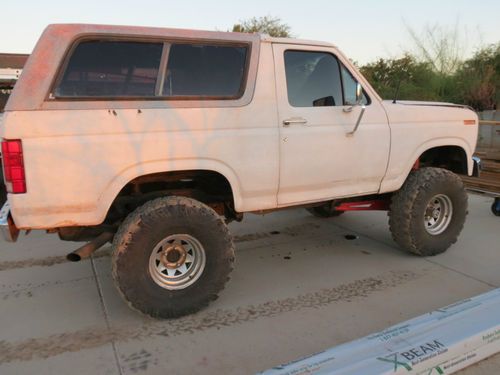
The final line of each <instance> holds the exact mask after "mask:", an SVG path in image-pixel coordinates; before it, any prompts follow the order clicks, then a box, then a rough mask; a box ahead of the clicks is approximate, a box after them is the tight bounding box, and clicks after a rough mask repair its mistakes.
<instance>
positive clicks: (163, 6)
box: [0, 0, 500, 64]
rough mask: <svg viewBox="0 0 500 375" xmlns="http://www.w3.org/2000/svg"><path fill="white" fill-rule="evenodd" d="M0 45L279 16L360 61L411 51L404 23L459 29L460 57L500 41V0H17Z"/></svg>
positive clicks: (210, 26)
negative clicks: (108, 27)
mask: <svg viewBox="0 0 500 375" xmlns="http://www.w3.org/2000/svg"><path fill="white" fill-rule="evenodd" d="M0 13H1V14H2V17H1V19H2V21H1V22H0V52H2V53H30V52H31V50H32V49H33V47H34V45H35V43H36V41H37V39H38V37H39V36H40V34H41V33H42V31H43V29H44V28H45V26H46V25H48V24H50V23H99V24H116V25H136V26H157V27H175V28H187V29H201V30H220V31H225V30H228V29H231V28H232V25H233V24H235V23H237V22H238V21H239V20H244V19H248V18H250V17H254V16H256V17H259V16H266V15H268V16H273V17H279V18H281V20H282V21H283V22H284V23H286V24H288V25H289V26H290V27H291V29H292V33H293V34H294V36H296V37H299V38H302V39H313V40H321V41H327V42H331V43H334V44H335V45H337V46H338V47H340V49H342V50H343V51H344V52H345V53H346V54H347V55H348V56H349V57H350V58H351V59H352V60H354V61H357V62H358V63H360V64H365V63H367V62H371V61H375V60H376V59H377V58H380V57H383V58H387V57H397V56H400V55H401V54H402V53H403V52H404V51H407V50H411V49H412V46H413V44H412V43H411V38H410V37H409V34H408V27H411V28H412V29H413V30H415V31H416V32H417V33H420V32H421V31H423V30H424V28H425V27H426V25H440V26H441V27H443V28H445V29H453V28H454V26H455V25H456V24H457V22H458V25H459V30H460V32H461V35H462V37H461V40H462V45H463V49H464V56H465V57H468V56H470V55H471V54H472V53H473V52H474V50H477V49H478V47H480V46H483V45H487V44H491V43H497V42H500V21H499V18H498V17H499V15H500V1H499V0H475V1H474V0H418V1H416V0H413V1H408V0H371V1H370V0H342V1H338V0H329V1H324V0H314V1H304V0H302V1H294V0H284V1H282V0H278V1H272V0H267V1H265V0H252V1H238V0H232V1H231V0H222V1H213V0H211V1H202V0H176V1H169V0H163V1H161V0H134V1H131V0H84V1H76V0H72V1H71V0H65V1H63V0H36V1H35V0H21V1H7V0H2V2H1V3H0Z"/></svg>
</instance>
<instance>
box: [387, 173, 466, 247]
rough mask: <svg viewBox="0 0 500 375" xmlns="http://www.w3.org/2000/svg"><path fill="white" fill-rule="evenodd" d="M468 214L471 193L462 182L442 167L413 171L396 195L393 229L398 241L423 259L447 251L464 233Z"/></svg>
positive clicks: (391, 215)
mask: <svg viewBox="0 0 500 375" xmlns="http://www.w3.org/2000/svg"><path fill="white" fill-rule="evenodd" d="M466 215H467V193H466V192H465V189H464V186H463V183H462V180H461V179H460V178H459V177H458V176H457V175H455V174H454V173H452V172H450V171H448V170H445V169H441V168H421V169H419V170H417V171H413V172H411V174H410V175H409V176H408V179H407V180H406V182H405V183H404V185H403V187H402V188H401V189H400V190H399V191H397V192H396V193H394V194H393V196H392V200H391V206H390V210H389V227H390V230H391V233H392V237H393V239H394V241H395V242H396V243H397V244H398V245H399V246H400V247H401V248H403V249H405V250H407V251H409V252H411V253H413V254H416V255H420V256H433V255H437V254H441V253H443V252H444V251H446V250H447V249H448V248H449V247H450V246H451V245H452V244H454V243H455V242H456V241H457V239H458V235H459V234H460V232H461V231H462V228H463V226H464V223H465V217H466Z"/></svg>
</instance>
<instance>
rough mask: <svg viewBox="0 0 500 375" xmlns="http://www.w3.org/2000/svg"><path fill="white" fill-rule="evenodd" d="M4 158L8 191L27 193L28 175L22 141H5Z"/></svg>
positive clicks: (3, 144) (3, 146) (3, 143)
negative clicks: (25, 168)
mask: <svg viewBox="0 0 500 375" xmlns="http://www.w3.org/2000/svg"><path fill="white" fill-rule="evenodd" d="M2 159H3V168H4V178H5V185H6V186H7V192H8V193H12V194H23V193H26V176H25V173H24V161H23V145H22V143H21V141H20V140H12V141H8V140H5V141H3V142H2Z"/></svg>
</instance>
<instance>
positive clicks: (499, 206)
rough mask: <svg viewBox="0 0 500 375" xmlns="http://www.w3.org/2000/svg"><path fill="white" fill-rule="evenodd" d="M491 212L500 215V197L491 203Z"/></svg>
mask: <svg viewBox="0 0 500 375" xmlns="http://www.w3.org/2000/svg"><path fill="white" fill-rule="evenodd" d="M491 213H492V214H493V215H495V216H500V198H495V200H494V201H493V203H492V204H491Z"/></svg>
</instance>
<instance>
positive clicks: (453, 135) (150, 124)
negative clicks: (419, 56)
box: [0, 25, 477, 228]
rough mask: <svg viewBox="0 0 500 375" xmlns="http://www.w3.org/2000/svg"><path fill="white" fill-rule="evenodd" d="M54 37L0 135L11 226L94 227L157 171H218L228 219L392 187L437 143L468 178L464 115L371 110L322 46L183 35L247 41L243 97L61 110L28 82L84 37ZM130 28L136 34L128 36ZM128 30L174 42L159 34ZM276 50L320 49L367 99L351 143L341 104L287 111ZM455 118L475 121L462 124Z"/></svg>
mask: <svg viewBox="0 0 500 375" xmlns="http://www.w3.org/2000/svg"><path fill="white" fill-rule="evenodd" d="M82 28H83V29H82ZM61 30H62V32H60V31H61ZM61 30H59V29H58V26H51V27H50V28H49V29H48V31H46V32H45V33H44V36H42V38H41V41H40V42H39V44H38V46H37V48H36V49H35V51H34V53H33V55H32V56H31V58H30V60H29V61H28V64H27V65H26V68H25V73H24V74H23V75H22V76H21V79H20V81H19V83H18V84H19V88H17V86H16V89H14V93H13V97H14V99H12V100H11V101H10V102H9V103H8V106H7V111H6V112H5V117H4V126H2V127H1V128H0V137H2V138H6V139H21V140H22V142H23V149H24V161H25V166H26V178H27V190H28V192H27V193H26V194H16V195H13V194H10V195H9V202H10V205H11V207H12V214H13V217H14V220H15V222H16V225H17V226H18V227H20V228H54V227H60V226H72V225H97V224H100V223H101V222H102V221H103V220H104V218H105V216H106V213H107V211H108V209H109V207H110V205H111V203H112V201H113V200H114V198H115V197H116V195H117V194H118V192H119V191H120V190H121V189H122V187H123V186H125V184H127V183H128V182H129V181H131V180H132V179H134V178H136V177H139V176H142V175H147V174H151V173H157V172H165V171H178V170H193V169H206V170H212V171H216V172H219V173H221V174H222V175H224V176H225V177H226V178H227V180H228V181H229V182H230V184H231V187H232V189H233V194H234V200H235V207H236V210H237V211H239V212H248V211H257V210H266V209H273V208H277V207H283V206H293V205H298V204H302V203H306V202H315V201H324V200H329V199H334V198H339V197H347V196H361V195H365V194H369V193H377V192H390V191H395V190H397V189H399V188H400V187H401V185H402V184H403V182H404V180H405V179H406V176H407V175H408V173H409V172H410V170H411V167H412V165H413V164H414V163H415V161H416V160H417V159H418V157H419V155H421V154H422V153H423V152H424V151H426V150H427V149H429V148H432V147H436V146H441V145H457V146H460V147H462V148H463V149H464V150H465V152H466V154H467V156H468V159H469V173H471V172H472V162H471V156H472V153H473V151H474V147H475V143H476V138H477V116H476V114H475V113H473V112H472V111H469V110H468V109H463V108H452V107H431V106H412V105H403V104H390V103H387V102H383V101H382V100H381V99H380V97H379V96H378V95H377V94H376V92H375V91H374V90H373V89H372V88H371V87H370V85H369V83H368V82H367V81H366V80H365V79H364V78H363V77H362V76H361V75H360V74H359V72H358V71H357V70H356V68H355V67H354V66H353V65H352V64H351V63H350V62H349V60H348V59H347V58H346V57H345V56H343V55H342V54H341V53H340V52H339V51H338V50H337V49H336V48H335V47H334V46H333V45H330V44H325V43H319V42H305V41H298V40H293V39H291V40H288V39H286V40H282V39H276V38H268V37H262V38H256V36H255V35H252V36H241V35H237V34H233V33H210V32H206V33H202V32H191V31H186V32H185V35H186V37H191V38H192V37H193V35H194V36H195V37H202V36H204V37H205V39H210V38H212V39H214V38H215V39H219V40H220V39H223V38H224V35H227V38H228V40H236V39H238V40H246V41H248V42H251V43H252V46H253V48H252V54H253V55H252V61H251V66H250V72H249V82H248V83H247V89H246V92H245V93H244V95H243V97H242V98H241V99H238V100H235V102H236V103H234V105H232V104H231V103H224V104H220V105H218V104H217V103H212V104H211V105H210V106H209V105H207V103H206V102H205V103H201V104H200V105H197V103H196V102H194V103H193V102H191V103H189V104H186V103H184V104H183V105H176V104H175V103H172V102H161V101H155V102H154V104H151V103H152V102H149V103H148V102H144V101H135V102H132V101H129V102H125V101H119V102H102V101H101V102H77V103H75V102H71V103H70V104H65V105H66V107H64V105H61V104H60V103H55V102H54V101H51V100H50V99H47V98H48V97H49V95H48V92H46V91H43V90H47V88H48V87H49V86H48V85H49V83H50V81H51V80H52V77H49V78H47V77H43V78H40V80H41V81H40V82H41V83H37V82H38V81H37V80H36V79H35V78H36V74H39V75H40V76H41V75H44V74H45V75H46V74H55V72H56V69H57V65H58V64H59V63H60V59H61V56H63V55H64V51H65V50H66V49H67V48H68V46H69V45H70V43H71V41H72V40H73V39H74V38H75V37H76V36H81V35H82V33H83V31H82V30H86V31H88V30H93V29H92V26H85V27H83V26H81V25H75V27H74V30H73V29H72V27H71V26H70V25H64V26H61ZM96 30H99V32H100V33H101V34H102V33H115V34H116V33H118V32H120V33H125V31H126V30H128V29H127V28H124V27H113V26H107V27H101V26H99V27H97V26H96ZM132 30H133V31H134V33H135V34H134V35H136V36H137V33H139V31H138V29H136V28H132ZM145 30H146V31H145ZM89 32H90V31H89ZM140 32H141V33H144V35H149V36H151V35H152V36H155V35H157V36H162V37H166V36H168V35H169V32H171V33H173V34H175V36H176V37H179V36H182V35H183V34H182V31H179V30H175V31H171V30H168V29H141V31H140ZM58 33H60V34H61V35H62V36H60V38H62V39H61V40H63V41H64V43H65V45H63V46H62V47H61V46H59V47H58V48H57V51H55V52H50V51H49V52H47V49H46V47H47V44H48V43H49V44H50V43H54V39H56V40H58V39H57V38H59V36H58V35H59V34H58ZM84 34H85V33H83V35H84ZM127 35H128V34H127ZM44 38H45V39H44ZM245 38H246V39H245ZM285 49H299V50H315V51H326V52H329V53H332V54H334V55H336V56H338V58H339V59H340V60H341V61H342V62H343V63H344V64H345V65H346V66H347V67H348V68H349V69H350V70H351V72H352V74H353V75H354V77H356V79H357V80H358V81H359V82H360V83H361V84H362V85H363V88H364V90H365V91H366V92H367V94H368V95H369V96H370V97H371V99H372V103H371V104H370V105H369V106H367V109H366V113H365V115H364V117H363V121H362V122H361V125H360V127H359V129H358V131H357V132H356V133H355V134H354V136H352V137H347V136H346V133H347V132H348V131H350V130H352V127H353V126H354V123H355V121H356V118H357V116H358V114H359V108H355V109H354V110H353V111H352V112H351V113H344V112H343V111H342V110H343V108H344V107H342V106H339V107H316V108H294V107H291V106H290V105H289V104H288V101H287V100H286V84H285V78H284V66H283V61H282V56H283V54H282V52H283V51H284V50H285ZM273 50H274V53H273ZM257 52H258V54H257ZM47 53H49V54H50V53H51V54H52V55H50V56H51V58H52V59H55V60H54V61H53V62H52V64H53V65H54V66H49V65H48V64H47V63H46V62H45V65H43V66H42V67H41V68H40V69H38V67H37V66H36V63H37V61H36V60H37V59H39V60H40V59H42V57H44V56H45V57H46V54H47ZM43 69H46V70H45V71H44V70H43ZM43 72H50V73H43ZM252 77H254V78H252ZM30 82H31V83H32V84H33V85H34V87H35V88H37V90H35V89H34V90H33V91H35V92H34V93H33V98H22V95H21V93H25V94H26V93H28V92H29V90H28V88H29V87H30V86H29V83H30ZM39 91H42V93H40V92H39ZM40 98H41V99H40ZM37 100H38V101H40V102H38V101H37ZM226 102H227V101H226ZM181 104H182V103H181ZM17 106H19V108H21V109H22V110H19V108H17ZM139 109H140V111H139ZM293 116H301V117H304V118H307V120H308V124H309V125H307V126H301V125H296V126H291V127H283V124H282V121H283V120H284V119H285V118H289V117H293ZM464 120H475V121H476V122H475V125H472V126H471V125H469V126H464Z"/></svg>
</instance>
